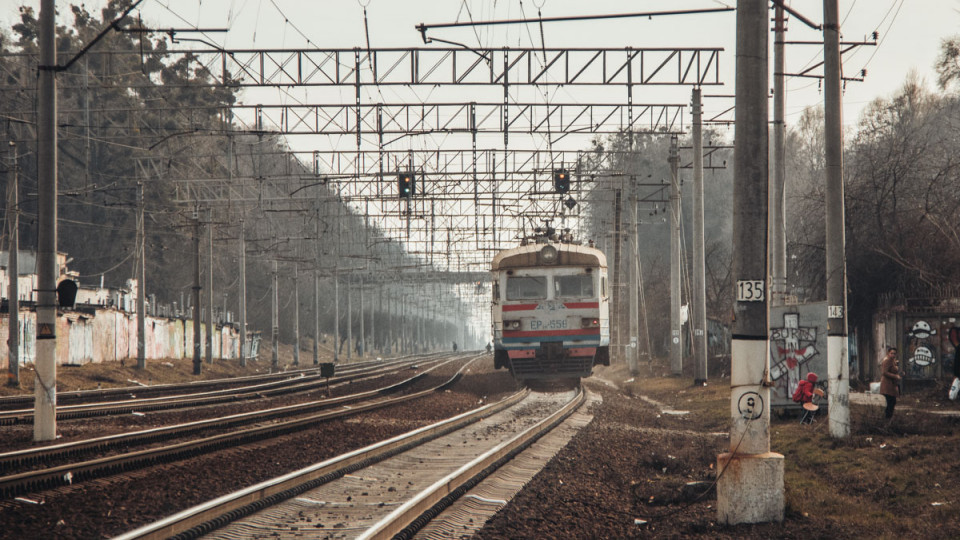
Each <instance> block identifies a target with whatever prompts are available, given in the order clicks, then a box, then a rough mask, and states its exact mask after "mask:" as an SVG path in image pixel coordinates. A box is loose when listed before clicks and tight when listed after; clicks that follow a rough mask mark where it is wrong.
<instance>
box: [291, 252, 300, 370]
mask: <svg viewBox="0 0 960 540" xmlns="http://www.w3.org/2000/svg"><path fill="white" fill-rule="evenodd" d="M293 365H295V366H299V365H300V264H299V263H296V262H295V263H293Z"/></svg>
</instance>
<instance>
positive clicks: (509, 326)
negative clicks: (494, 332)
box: [503, 321, 520, 330]
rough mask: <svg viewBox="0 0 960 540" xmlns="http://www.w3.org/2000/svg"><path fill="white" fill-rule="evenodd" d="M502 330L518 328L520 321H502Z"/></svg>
mask: <svg viewBox="0 0 960 540" xmlns="http://www.w3.org/2000/svg"><path fill="white" fill-rule="evenodd" d="M503 329H504V330H519V329H520V321H503Z"/></svg>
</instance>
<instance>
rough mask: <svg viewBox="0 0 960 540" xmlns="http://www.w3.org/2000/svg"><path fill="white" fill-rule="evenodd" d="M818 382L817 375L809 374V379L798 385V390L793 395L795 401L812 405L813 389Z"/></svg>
mask: <svg viewBox="0 0 960 540" xmlns="http://www.w3.org/2000/svg"><path fill="white" fill-rule="evenodd" d="M816 382H817V374H816V373H814V372H812V371H811V372H810V373H807V379H806V380H805V381H800V382H799V383H798V384H797V390H796V391H795V392H794V393H793V400H794V401H796V402H797V403H801V404H803V403H810V402H811V401H813V388H814V385H815V384H816Z"/></svg>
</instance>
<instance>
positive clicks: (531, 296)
mask: <svg viewBox="0 0 960 540" xmlns="http://www.w3.org/2000/svg"><path fill="white" fill-rule="evenodd" d="M506 293H507V300H546V299H547V276H507V287H506Z"/></svg>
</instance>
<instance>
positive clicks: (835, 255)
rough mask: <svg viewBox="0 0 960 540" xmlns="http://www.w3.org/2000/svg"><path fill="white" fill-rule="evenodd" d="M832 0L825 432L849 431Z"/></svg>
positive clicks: (826, 41)
mask: <svg viewBox="0 0 960 540" xmlns="http://www.w3.org/2000/svg"><path fill="white" fill-rule="evenodd" d="M838 11H839V10H838V7H837V0H824V1H823V104H824V106H823V123H824V129H823V141H824V146H825V149H824V157H825V161H826V167H825V168H826V173H827V182H826V184H827V185H826V200H827V220H826V221H827V378H828V388H827V394H828V396H829V398H828V403H829V407H830V435H831V436H832V437H833V438H835V439H841V438H846V437H849V436H850V402H849V397H850V363H849V361H848V358H847V261H846V258H845V257H844V250H845V249H846V240H845V233H844V216H843V111H842V104H841V102H840V85H841V81H840V69H841V66H840V25H839V23H838V22H837V21H838V20H839V16H838Z"/></svg>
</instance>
